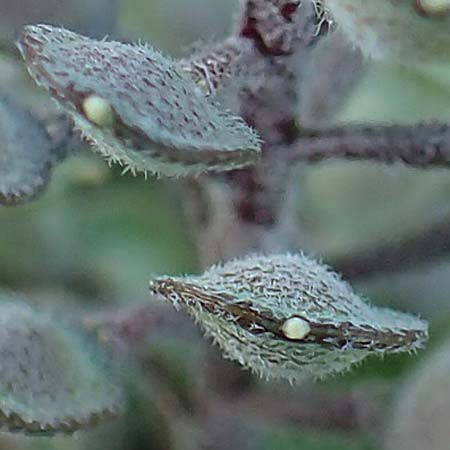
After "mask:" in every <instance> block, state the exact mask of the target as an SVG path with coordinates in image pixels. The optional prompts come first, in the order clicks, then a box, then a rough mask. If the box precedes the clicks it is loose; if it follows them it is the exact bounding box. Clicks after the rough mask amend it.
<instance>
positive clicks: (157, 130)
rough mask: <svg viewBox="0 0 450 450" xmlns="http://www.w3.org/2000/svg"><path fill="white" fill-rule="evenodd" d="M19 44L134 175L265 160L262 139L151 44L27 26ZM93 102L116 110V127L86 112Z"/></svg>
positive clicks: (85, 126) (64, 102) (44, 81)
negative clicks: (130, 43) (259, 158)
mask: <svg viewBox="0 0 450 450" xmlns="http://www.w3.org/2000/svg"><path fill="white" fill-rule="evenodd" d="M18 46H19V49H20V51H21V53H22V55H23V57H24V59H25V61H26V64H27V67H28V69H29V72H30V74H31V75H32V77H33V78H34V79H35V80H36V82H37V83H38V84H40V85H42V86H44V87H45V88H46V89H47V90H48V91H49V93H50V94H51V95H52V96H53V98H54V99H56V101H57V102H58V103H59V105H61V106H62V107H63V108H64V110H65V111H66V112H68V113H69V114H70V115H71V116H72V117H73V119H74V121H75V124H76V125H77V126H78V127H79V128H80V129H81V130H82V132H83V133H84V135H85V136H86V137H87V138H88V139H89V140H90V141H92V142H93V143H94V145H95V146H96V147H97V149H98V150H99V151H100V152H101V153H103V154H104V155H105V156H106V157H107V158H108V159H109V160H110V161H112V162H118V163H120V164H122V165H124V166H125V168H126V169H128V170H131V171H132V172H133V173H134V172H144V173H146V172H147V171H149V172H151V173H161V174H164V175H191V174H198V173H200V172H205V171H222V170H231V169H235V168H239V167H243V166H247V165H249V164H253V163H255V162H256V160H257V158H258V156H259V152H260V140H259V138H258V136H257V135H256V133H254V132H253V130H251V129H250V128H249V127H248V126H247V125H246V124H245V123H244V121H243V120H242V119H241V118H239V117H235V116H233V115H231V114H230V113H228V112H226V111H222V110H221V109H220V108H218V107H217V105H216V104H214V103H212V102H211V101H210V100H209V99H207V98H206V97H205V95H204V94H203V93H202V92H201V90H200V89H199V88H198V87H197V86H196V84H195V82H194V80H193V79H191V78H190V77H189V75H188V74H187V73H186V72H185V71H183V70H182V69H181V67H179V66H178V65H177V64H176V63H175V62H174V61H172V60H171V59H169V58H167V57H164V56H163V55H161V54H160V53H159V52H157V51H155V50H153V49H152V48H150V47H149V46H144V45H129V44H122V43H120V42H107V41H95V40H92V39H89V38H87V37H84V36H80V35H78V34H76V33H72V32H70V31H67V30H64V29H60V28H53V27H50V26H46V25H36V26H27V27H25V28H24V30H23V32H22V34H21V37H20V39H19V44H18ZM92 98H96V99H98V100H99V101H101V102H102V108H103V110H110V114H109V117H108V123H101V124H99V123H98V122H97V121H96V120H95V119H94V120H92V117H91V116H90V114H89V113H88V114H86V111H87V110H86V102H87V101H89V99H92ZM97 103H98V102H97Z"/></svg>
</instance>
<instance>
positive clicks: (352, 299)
mask: <svg viewBox="0 0 450 450" xmlns="http://www.w3.org/2000/svg"><path fill="white" fill-rule="evenodd" d="M150 290H151V292H152V293H153V294H155V295H158V296H161V297H163V298H164V299H167V300H169V301H170V302H171V303H172V304H173V305H174V306H175V307H176V308H183V309H185V310H186V311H187V312H188V313H189V314H190V315H191V316H192V317H193V318H194V319H195V321H196V322H197V323H198V324H199V325H200V326H201V327H202V328H203V329H204V331H205V333H206V334H207V335H208V336H211V337H212V338H213V340H214V342H215V343H217V344H218V345H219V347H220V348H221V349H222V350H223V352H224V354H225V356H226V357H227V358H230V359H233V360H235V361H238V362H239V363H240V364H241V365H243V366H244V367H247V368H249V369H251V370H253V371H254V372H256V373H258V374H259V375H261V376H263V377H266V378H285V379H288V380H290V381H300V380H303V379H305V378H322V377H324V376H326V375H330V374H333V373H337V372H342V371H344V370H348V369H349V368H350V367H351V365H352V364H354V363H357V362H358V361H361V360H362V359H364V358H365V357H366V356H368V355H370V354H378V355H382V354H385V353H397V352H412V351H415V350H416V349H418V348H420V347H421V346H423V344H424V343H425V341H426V339H427V336H428V327H427V323H426V322H424V321H422V320H420V319H418V318H417V317H414V316H412V315H409V314H405V313H400V312H396V311H392V310H389V309H385V308H378V307H375V306H372V305H369V304H368V303H366V302H365V301H364V300H363V299H362V298H361V297H359V296H358V295H357V294H356V293H354V292H353V290H352V289H351V287H350V286H349V285H348V284H347V283H346V282H344V281H343V280H341V279H340V277H339V276H338V275H337V274H336V273H334V272H332V271H331V270H330V269H329V268H328V267H327V266H325V265H323V264H320V263H318V262H316V261H314V260H313V259H311V258H309V257H307V256H305V255H303V254H286V255H269V256H259V255H256V256H249V257H247V258H244V259H238V260H235V261H230V262H227V263H225V264H220V265H217V266H213V267H211V268H210V269H208V270H207V271H206V272H205V273H204V274H202V275H200V276H186V277H179V278H177V277H157V278H155V279H153V280H151V282H150Z"/></svg>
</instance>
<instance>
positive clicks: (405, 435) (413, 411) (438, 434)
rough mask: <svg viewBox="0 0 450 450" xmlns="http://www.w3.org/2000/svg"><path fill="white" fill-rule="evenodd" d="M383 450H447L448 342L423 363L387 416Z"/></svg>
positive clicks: (449, 398)
mask: <svg viewBox="0 0 450 450" xmlns="http://www.w3.org/2000/svg"><path fill="white" fill-rule="evenodd" d="M387 423H388V433H387V436H386V442H385V447H384V448H385V449H386V450H424V449H427V450H447V449H448V448H449V443H450V427H449V424H450V341H448V340H447V341H446V342H445V343H444V345H443V346H442V347H441V348H440V349H438V350H437V351H435V352H434V353H433V354H432V355H431V356H430V357H428V358H426V359H425V361H423V363H422V365H421V366H420V367H419V369H418V370H417V372H416V373H414V374H413V376H412V377H410V379H409V380H408V381H407V383H406V384H405V385H404V386H403V387H402V389H401V390H400V392H399V394H398V397H397V404H396V405H395V406H394V409H393V411H392V414H391V415H390V416H389V421H388V422H387Z"/></svg>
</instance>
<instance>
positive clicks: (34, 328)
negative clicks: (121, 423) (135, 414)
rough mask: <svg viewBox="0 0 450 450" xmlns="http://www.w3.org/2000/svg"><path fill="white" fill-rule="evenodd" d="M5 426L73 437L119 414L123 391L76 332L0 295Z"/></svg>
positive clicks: (0, 420)
mask: <svg viewBox="0 0 450 450" xmlns="http://www.w3.org/2000/svg"><path fill="white" fill-rule="evenodd" d="M0 299H1V301H2V303H1V304H0V360H1V364H0V427H1V428H4V429H7V430H9V431H17V432H24V433H27V434H36V433H46V434H48V433H50V434H51V433H73V432H74V431H76V430H78V429H80V428H86V427H88V426H92V425H94V424H96V423H97V422H99V421H100V420H102V419H106V418H108V417H111V416H114V415H116V414H117V413H118V411H119V409H120V408H121V401H122V399H121V392H120V389H119V388H118V387H117V386H116V384H115V381H114V377H112V376H111V373H110V371H109V369H107V368H106V366H103V363H102V359H101V355H100V352H97V350H98V349H97V348H96V347H95V346H93V345H92V346H91V345H90V343H89V341H87V340H86V339H85V338H84V337H83V336H81V335H80V334H79V333H78V332H76V330H72V329H69V328H68V327H65V326H63V325H62V324H61V322H60V321H55V320H54V319H53V318H51V317H49V316H47V315H46V314H43V313H40V312H37V311H34V310H33V309H31V308H30V307H29V306H28V305H26V304H24V303H21V302H20V301H19V300H17V299H16V298H10V297H9V296H8V297H7V296H6V295H4V294H1V293H0Z"/></svg>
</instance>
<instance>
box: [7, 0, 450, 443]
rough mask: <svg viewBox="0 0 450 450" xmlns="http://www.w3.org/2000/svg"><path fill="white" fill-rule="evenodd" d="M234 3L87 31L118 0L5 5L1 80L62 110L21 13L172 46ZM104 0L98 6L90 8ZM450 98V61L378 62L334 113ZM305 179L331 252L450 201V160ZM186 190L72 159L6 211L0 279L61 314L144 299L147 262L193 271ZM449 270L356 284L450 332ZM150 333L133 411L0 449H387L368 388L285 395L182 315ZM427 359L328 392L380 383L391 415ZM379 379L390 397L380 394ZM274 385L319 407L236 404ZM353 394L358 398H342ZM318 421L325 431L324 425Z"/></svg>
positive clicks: (418, 116) (140, 1) (149, 9)
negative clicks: (223, 355) (38, 65)
mask: <svg viewBox="0 0 450 450" xmlns="http://www.w3.org/2000/svg"><path fill="white" fill-rule="evenodd" d="M237 4H238V2H237V1H233V2H231V1H228V0H214V1H211V0H192V1H189V2H188V1H185V0H153V1H147V0H121V1H119V10H118V13H117V16H118V20H117V23H118V25H117V28H111V25H105V26H103V25H98V27H97V26H96V25H94V27H93V28H92V25H89V23H92V22H91V21H92V20H94V23H95V21H96V20H100V21H103V20H105V23H109V24H111V23H112V21H111V19H110V17H112V16H114V14H115V9H114V7H113V6H114V3H109V4H108V6H107V7H105V6H104V3H102V1H100V0H99V1H95V2H90V1H89V2H88V1H87V0H86V1H83V2H81V1H80V2H72V1H65V2H52V1H47V0H45V1H44V0H40V1H39V2H37V1H31V0H29V1H13V0H10V1H3V2H0V13H1V14H0V16H1V21H0V35H1V36H6V38H3V41H4V42H5V43H6V42H7V44H5V45H3V46H2V48H3V49H4V51H3V52H1V53H0V65H1V66H0V67H1V70H0V76H1V79H2V80H4V79H8V91H9V92H10V93H12V94H13V95H14V98H15V99H20V101H21V102H22V103H23V102H24V103H28V104H30V105H32V106H33V112H34V111H36V114H37V117H48V116H54V115H55V114H56V113H55V112H54V110H50V109H49V108H50V105H51V102H49V101H48V100H47V98H45V96H44V100H42V98H43V96H42V95H41V94H40V93H39V91H37V90H35V89H34V88H33V87H32V84H31V83H29V82H28V81H27V77H26V75H25V70H24V69H23V68H22V67H21V66H20V65H19V64H17V63H16V62H15V61H14V59H13V58H11V57H10V52H11V49H12V48H13V45H12V41H13V40H14V39H15V38H16V36H14V38H13V34H14V33H15V32H16V31H15V30H18V28H19V24H20V25H21V24H23V23H30V22H48V23H52V24H54V25H65V26H67V27H69V28H71V29H75V30H78V31H82V32H85V33H86V34H90V35H95V36H97V37H100V36H103V35H104V34H106V33H110V34H111V35H113V36H114V37H115V38H121V37H124V38H125V39H137V38H143V39H149V40H150V41H151V42H152V43H154V44H155V45H156V46H161V47H162V48H164V49H166V50H168V51H170V52H171V53H172V54H174V55H177V54H182V53H185V51H184V48H185V47H186V46H187V45H190V44H192V43H193V42H195V41H197V40H198V39H203V40H205V39H206V40H209V39H214V38H217V37H220V36H222V35H223V34H224V33H225V32H226V31H227V30H228V27H229V26H230V25H231V23H232V16H233V12H235V7H237ZM98 5H101V6H98ZM98 7H99V8H100V11H101V14H98V12H96V10H95V9H90V8H98ZM75 9H76V10H77V12H74V10H75ZM97 11H98V10H97ZM31 13H32V14H31ZM9 14H11V15H12V16H9ZM80 14H81V16H80ZM4 85H6V84H4ZM449 99H450V67H446V66H444V65H441V66H432V67H431V66H427V67H425V66H422V67H415V68H405V67H401V66H395V65H386V64H370V65H369V67H368V68H367V73H366V75H365V76H364V78H363V80H362V82H361V83H360V84H359V86H358V87H357V89H356V90H355V91H354V92H353V94H352V96H351V97H350V98H349V100H348V101H347V102H346V103H345V104H344V105H343V107H342V108H341V110H340V111H339V112H338V116H337V118H338V120H339V121H341V122H347V121H358V122H360V121H371V122H382V121H387V120H388V121H397V122H401V123H413V122H415V121H417V120H422V119H427V120H430V119H434V118H438V119H440V120H446V119H448V118H449V117H450V106H449V105H450V102H449ZM49 111H51V112H49ZM302 183H303V186H302V187H301V189H302V192H299V195H298V198H301V199H302V201H301V205H299V219H300V221H301V224H302V226H303V228H304V231H305V232H306V234H307V235H308V241H307V242H306V243H305V247H309V248H310V249H314V251H315V252H316V253H320V254H324V255H332V254H333V255H336V254H342V253H345V252H347V251H350V249H353V248H355V247H357V246H362V245H365V244H369V243H373V242H377V241H379V240H382V241H385V242H386V241H389V240H390V239H391V238H392V236H394V235H404V234H405V233H408V232H412V231H413V230H414V229H416V228H417V227H419V226H421V225H422V224H425V223H428V222H429V221H431V220H433V219H435V218H439V217H441V216H442V215H443V214H445V213H446V212H448V211H449V210H450V204H449V201H448V198H449V194H450V175H449V174H448V173H447V172H446V171H439V170H433V171H431V170H430V171H418V170H414V169H405V168H403V167H389V168H386V167H381V166H376V165H373V164H363V163H327V164H324V165H321V166H316V167H313V168H307V169H304V170H303V172H302ZM181 189H182V186H181V185H180V184H178V183H176V182H171V183H170V185H169V184H166V183H165V182H161V181H157V180H149V181H145V180H144V179H141V178H133V177H131V176H124V177H120V173H119V171H117V170H114V169H113V170H110V169H109V168H108V167H107V165H105V164H104V162H103V161H101V160H100V159H99V158H97V157H96V156H93V155H90V154H89V155H86V154H79V155H77V156H74V157H72V158H70V159H68V160H67V161H65V162H64V163H63V164H62V165H61V166H59V167H58V168H57V169H56V170H55V173H54V177H53V180H52V183H51V184H50V186H49V189H48V190H47V192H46V193H45V194H44V195H43V196H42V197H41V198H40V199H39V200H36V201H35V202H34V203H31V204H29V205H25V206H21V207H20V208H1V209H0V280H1V284H2V285H3V286H5V287H9V288H12V289H16V290H23V291H26V292H27V294H29V297H30V299H31V302H32V303H33V304H35V305H37V306H43V305H45V306H47V307H50V308H51V309H54V310H57V311H58V312H62V311H77V312H79V311H80V310H84V311H91V310H93V309H97V308H98V307H99V305H101V306H102V307H107V306H112V305H114V306H115V307H116V306H129V305H130V304H133V303H135V302H138V301H139V300H141V299H147V298H148V292H147V280H148V278H149V276H150V275H151V274H152V273H173V274H176V275H181V274H185V273H192V272H196V271H197V269H198V267H197V260H196V254H195V248H194V245H192V243H191V242H190V241H189V237H188V233H187V230H186V224H185V223H183V219H182V205H181V204H180V201H179V199H180V195H179V191H180V190H181ZM300 206H301V208H300ZM305 249H306V248H305ZM449 275H450V261H445V260H444V261H443V262H441V263H440V264H439V265H438V266H430V267H427V268H417V270H415V271H410V272H409V273H406V274H401V275H395V274H390V275H388V276H386V275H383V276H381V277H378V279H374V280H370V283H366V282H364V283H361V286H359V288H360V290H363V291H367V292H370V293H371V295H370V297H371V298H372V299H373V301H374V303H377V304H391V305H396V306H399V307H400V308H401V309H404V310H409V311H411V312H419V313H421V314H422V315H423V316H425V317H426V318H429V319H431V320H432V324H431V326H432V328H431V329H432V333H437V334H440V335H444V334H446V333H448V332H449V331H450V314H449V313H448V312H449V310H450V307H449V300H448V292H449V289H450V276H449ZM181 317H182V316H181ZM152 330H153V332H154V334H153V335H152V336H150V338H149V341H147V344H148V346H147V347H145V348H144V349H140V351H142V352H143V354H145V355H146V357H145V358H144V361H145V364H144V367H143V368H142V367H141V368H139V370H138V369H137V368H135V367H133V366H131V365H130V366H129V367H128V368H127V372H131V373H133V374H134V375H135V376H136V377H137V378H138V379H140V382H139V383H137V384H135V387H134V388H133V390H130V402H129V412H128V413H127V414H126V415H125V416H124V417H123V418H122V419H120V420H119V421H117V422H116V423H114V424H112V425H105V426H103V427H101V428H99V429H97V430H93V431H89V432H86V433H82V434H80V436H79V439H76V440H75V439H66V438H55V439H47V438H42V439H39V440H37V441H36V440H28V439H27V440H24V439H22V438H20V437H18V436H13V437H11V436H2V437H1V438H0V449H3V448H5V449H8V450H16V449H17V450H21V449H24V450H25V449H26V450H35V449H45V450H47V449H55V450H86V449H91V448H92V449H96V450H103V449H110V448H111V449H117V450H119V449H126V450H138V449H144V448H152V449H183V450H188V449H192V450H194V449H195V450H198V449H199V448H202V445H203V442H205V440H206V441H207V442H209V443H210V447H209V448H214V449H218V448H223V449H228V450H230V449H233V448H246V447H245V445H246V443H247V444H248V445H249V446H250V445H256V448H259V449H260V448H267V449H271V450H278V449H279V450H294V449H295V450H319V449H320V450H350V449H351V450H369V449H378V448H380V446H381V443H380V432H379V430H380V428H381V427H382V426H384V425H383V424H380V423H378V422H377V421H374V423H373V422H372V421H371V420H368V419H367V418H368V417H369V418H370V417H371V416H370V414H369V413H368V412H367V411H371V408H372V406H373V405H372V403H373V402H371V401H370V397H369V398H363V400H362V403H363V406H364V408H365V409H364V408H363V410H362V411H359V410H356V411H355V410H353V409H352V408H351V407H350V406H349V407H348V408H347V409H346V408H343V409H342V410H339V411H338V412H339V414H336V417H331V416H330V409H331V408H330V407H329V405H328V406H324V405H322V404H321V403H320V401H321V400H323V397H322V396H320V395H319V396H318V399H319V400H316V399H314V398H313V399H312V400H310V401H309V403H308V402H307V399H308V398H310V397H309V395H311V396H314V395H316V394H317V392H316V391H315V389H316V388H312V387H311V386H309V385H308V386H300V387H297V388H291V387H289V390H288V394H286V393H285V392H284V391H281V392H280V391H278V390H277V386H276V385H273V384H270V385H266V384H260V383H258V382H255V381H254V380H253V379H252V378H251V377H250V376H249V375H248V374H247V373H246V372H243V371H242V370H241V369H236V367H234V366H233V365H231V364H228V363H225V362H223V361H222V360H221V359H220V357H219V356H218V355H217V353H216V352H215V351H214V350H212V349H211V348H210V347H209V345H207V343H203V341H202V340H201V337H200V336H199V335H198V334H197V333H196V331H195V329H194V328H193V327H190V326H189V325H186V322H183V325H181V324H180V323H179V322H177V321H174V322H170V321H168V322H167V323H166V324H165V325H164V326H163V325H161V324H160V325H158V326H157V325H154V326H153V328H152ZM186 336H188V337H189V338H187V337H186ZM193 348H194V350H195V351H194V352H193V354H192V356H191V354H190V351H191V350H192V349H193ZM145 352H148V353H145ZM188 353H189V355H188ZM187 355H188V356H187ZM199 355H207V356H199ZM421 355H422V354H420V357H421ZM425 355H426V353H425ZM416 366H417V363H416V360H415V359H411V358H403V357H401V356H400V357H399V356H394V357H388V358H386V359H385V360H384V361H383V362H382V363H380V362H378V361H377V360H373V361H369V362H368V363H365V364H364V365H362V366H361V367H359V368H357V369H356V370H355V371H353V372H352V373H351V374H348V375H346V376H344V377H340V378H336V379H335V380H331V381H329V382H327V383H326V384H323V385H322V386H321V394H323V392H324V393H325V394H326V395H327V396H328V397H332V398H333V401H332V404H336V405H339V402H338V400H337V399H336V398H337V394H339V393H341V392H343V393H344V394H345V395H344V394H342V395H344V396H345V398H347V397H350V398H353V395H354V394H353V392H351V393H348V392H349V391H350V388H351V387H352V386H358V387H360V389H362V390H363V391H364V392H366V391H367V392H372V391H371V389H370V387H372V388H374V391H375V394H374V397H375V398H376V399H377V400H379V399H380V398H381V399H382V400H383V402H382V406H381V407H380V408H381V412H380V411H378V410H376V411H378V415H379V416H382V417H383V418H386V420H387V418H388V416H389V414H388V413H389V411H390V408H389V407H388V404H389V403H388V402H386V401H384V400H385V398H386V396H387V397H389V398H392V397H391V395H390V393H391V392H395V389H396V388H397V387H398V386H399V385H400V383H402V382H403V380H404V378H405V377H406V375H407V374H409V373H412V372H414V371H415V369H416ZM144 375H145V376H144ZM380 385H381V386H382V389H381V392H382V393H381V394H377V392H378V391H377V389H378V387H379V386H380ZM136 386H137V387H136ZM266 391H269V392H273V395H274V397H275V398H280V399H286V398H292V397H295V396H297V395H299V396H302V395H306V396H307V398H306V400H305V399H304V398H303V397H301V398H302V399H303V400H304V401H303V402H299V408H301V410H302V411H306V412H307V413H309V414H310V415H312V416H313V417H312V418H311V417H309V418H307V419H305V418H303V416H302V417H301V418H296V416H295V414H294V413H293V412H292V411H288V412H287V413H286V415H285V416H282V415H281V413H280V415H279V417H281V418H278V419H276V420H274V421H271V423H270V425H269V424H267V421H268V420H269V419H270V417H269V419H268V418H267V417H266V416H264V414H265V413H267V411H268V410H271V411H269V412H273V409H274V408H276V407H277V408H278V407H279V405H276V404H275V403H273V405H272V404H271V407H267V406H266V407H264V403H263V402H262V400H257V401H254V402H253V403H251V402H250V400H249V402H248V404H247V409H244V408H242V414H241V415H239V412H240V411H239V410H238V409H239V408H237V407H236V406H235V405H236V404H238V401H239V400H242V399H248V398H249V396H250V394H252V393H253V394H254V395H255V397H256V398H257V399H259V396H258V395H259V394H263V393H265V392H266ZM386 391H387V392H388V394H389V395H386ZM309 392H311V394H309ZM283 395H284V397H283ZM348 404H351V405H353V403H344V405H348ZM230 405H231V406H230ZM305 405H306V406H305ZM366 410H367V411H366ZM249 412H251V414H250V413H249ZM276 412H277V411H276ZM266 415H268V414H266ZM274 415H275V416H277V414H274ZM230 416H231V417H232V418H234V420H232V419H230ZM353 416H354V417H357V418H358V420H359V421H360V422H358V421H357V423H356V425H355V424H353V425H352V424H350V425H349V424H348V423H344V424H343V425H342V423H341V422H339V420H337V419H338V418H347V417H353ZM283 417H284V419H283ZM293 417H294V418H293ZM389 417H390V416H389ZM313 419H314V420H313ZM315 420H316V421H315ZM320 420H322V422H321V423H322V425H321V426H319V425H317V423H318V422H320ZM365 421H366V422H365ZM255 422H256V423H255ZM367 422H369V423H370V425H367ZM355 430H356V431H355ZM213 431H214V432H213ZM208 433H209V435H208V436H207V437H206V438H205V436H204V435H205V434H208ZM255 436H256V437H255ZM232 438H233V439H232ZM261 442H262V443H261ZM211 443H212V444H211ZM203 447H205V446H203ZM206 448H207V447H206Z"/></svg>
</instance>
